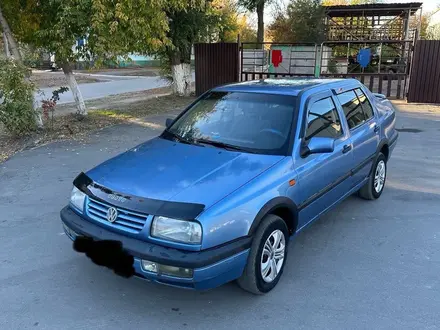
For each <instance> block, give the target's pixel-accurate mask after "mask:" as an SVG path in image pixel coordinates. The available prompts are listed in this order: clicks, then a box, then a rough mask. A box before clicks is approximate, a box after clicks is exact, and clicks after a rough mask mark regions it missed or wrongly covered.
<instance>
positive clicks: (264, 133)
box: [164, 92, 296, 155]
mask: <svg viewBox="0 0 440 330" xmlns="http://www.w3.org/2000/svg"><path fill="white" fill-rule="evenodd" d="M295 101H296V98H295V97H293V96H286V95H272V94H257V93H238V92H212V93H209V94H208V95H206V96H205V97H203V99H200V100H199V101H198V102H196V103H195V104H194V105H193V106H192V107H191V108H190V109H188V111H186V112H185V113H184V114H183V115H182V116H181V117H180V118H179V119H178V120H177V121H176V122H174V123H173V125H172V126H171V127H169V128H168V129H167V130H166V131H165V134H164V137H165V138H175V139H177V140H179V141H181V142H185V143H194V144H200V145H208V144H209V145H211V146H213V147H219V148H221V147H224V148H225V149H228V148H229V149H231V150H234V149H235V150H241V151H244V152H254V153H264V154H279V155H285V154H286V153H287V150H288V148H289V140H290V135H291V131H292V121H293V113H294V107H295Z"/></svg>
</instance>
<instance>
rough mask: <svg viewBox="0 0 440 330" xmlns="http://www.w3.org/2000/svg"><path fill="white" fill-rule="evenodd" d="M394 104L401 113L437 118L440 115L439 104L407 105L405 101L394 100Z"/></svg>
mask: <svg viewBox="0 0 440 330" xmlns="http://www.w3.org/2000/svg"><path fill="white" fill-rule="evenodd" d="M392 103H393V104H394V106H395V107H396V108H397V109H398V110H399V111H401V112H406V113H412V114H421V115H436V116H438V115H439V114H440V105H439V104H425V103H407V102H406V101H405V100H393V101H392Z"/></svg>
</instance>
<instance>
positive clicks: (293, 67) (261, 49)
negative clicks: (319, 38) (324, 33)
mask: <svg viewBox="0 0 440 330" xmlns="http://www.w3.org/2000/svg"><path fill="white" fill-rule="evenodd" d="M412 45H413V41H412V40H362V41H361V40H354V41H326V42H323V43H322V44H320V45H318V44H311V43H268V42H266V43H263V44H255V43H242V45H241V48H240V50H241V56H240V58H241V61H240V64H241V70H240V80H241V81H247V80H255V79H265V78H279V77H333V78H355V79H358V80H359V81H361V82H362V83H363V84H365V85H366V86H367V87H368V88H369V89H370V90H371V91H372V92H376V93H381V94H385V95H386V96H387V97H390V98H397V99H400V98H404V97H405V91H406V88H407V82H408V72H409V63H411V53H412ZM361 50H367V53H368V54H370V55H369V56H370V58H369V59H368V61H367V62H368V63H367V64H366V65H361V64H360V63H358V58H359V57H358V54H359V53H360V52H361Z"/></svg>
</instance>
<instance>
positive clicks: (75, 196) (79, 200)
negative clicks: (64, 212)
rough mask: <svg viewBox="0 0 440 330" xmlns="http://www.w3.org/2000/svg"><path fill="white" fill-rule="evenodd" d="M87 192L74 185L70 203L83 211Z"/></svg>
mask: <svg viewBox="0 0 440 330" xmlns="http://www.w3.org/2000/svg"><path fill="white" fill-rule="evenodd" d="M85 198H86V194H84V193H83V192H82V191H81V190H79V189H78V188H77V187H73V189H72V194H71V195H70V203H71V204H72V205H73V206H75V207H76V208H77V209H78V210H80V211H81V212H82V211H83V210H84V199H85Z"/></svg>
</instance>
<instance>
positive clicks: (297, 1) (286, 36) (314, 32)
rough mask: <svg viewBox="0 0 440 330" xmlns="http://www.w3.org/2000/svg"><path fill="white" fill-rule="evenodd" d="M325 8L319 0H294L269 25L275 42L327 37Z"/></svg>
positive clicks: (304, 40) (307, 40) (315, 39)
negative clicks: (324, 19) (324, 20)
mask: <svg viewBox="0 0 440 330" xmlns="http://www.w3.org/2000/svg"><path fill="white" fill-rule="evenodd" d="M323 18H324V8H323V7H322V6H321V3H320V1H319V0H292V1H291V2H290V3H289V5H288V6H287V10H286V12H285V13H278V15H277V16H276V17H275V20H274V21H273V23H272V24H271V25H270V26H269V34H270V35H271V37H272V39H273V41H275V42H321V41H322V40H324V38H325V29H324V22H323Z"/></svg>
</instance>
